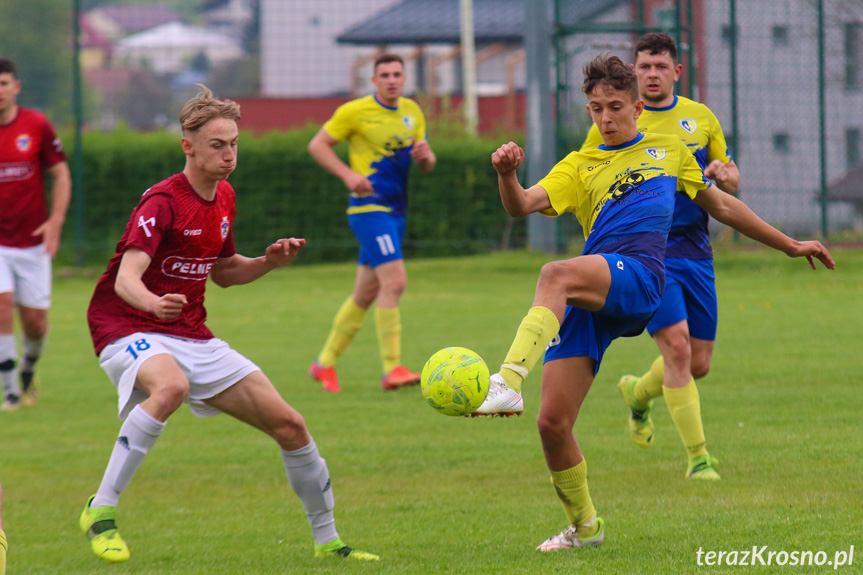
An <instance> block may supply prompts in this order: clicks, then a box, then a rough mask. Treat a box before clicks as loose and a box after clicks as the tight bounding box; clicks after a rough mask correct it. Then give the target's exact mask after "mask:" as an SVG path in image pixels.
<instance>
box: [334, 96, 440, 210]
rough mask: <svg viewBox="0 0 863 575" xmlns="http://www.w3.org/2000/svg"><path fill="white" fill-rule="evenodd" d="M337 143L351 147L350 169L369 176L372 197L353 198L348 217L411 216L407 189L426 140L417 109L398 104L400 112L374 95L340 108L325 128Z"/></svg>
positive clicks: (401, 100)
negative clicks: (418, 148)
mask: <svg viewBox="0 0 863 575" xmlns="http://www.w3.org/2000/svg"><path fill="white" fill-rule="evenodd" d="M324 130H325V131H326V132H327V134H329V135H330V136H331V137H332V138H333V139H335V140H338V141H340V142H341V141H345V140H346V141H347V142H348V156H349V161H350V166H351V169H352V170H353V171H355V172H357V173H358V174H360V175H362V176H365V177H366V178H368V180H369V181H370V182H371V184H372V188H373V189H374V192H372V193H369V194H357V193H351V197H350V202H349V205H348V214H359V213H365V212H390V213H392V214H393V215H395V216H405V215H406V214H407V204H408V200H407V183H408V171H409V169H410V164H411V155H410V154H411V149H412V148H413V143H414V142H415V141H421V140H425V139H426V122H425V117H424V116H423V113H422V110H421V109H420V107H419V105H418V104H417V103H416V102H414V101H413V100H410V99H408V98H399V100H398V105H397V106H396V107H394V108H393V107H389V106H386V105H384V104H383V103H381V101H380V100H378V98H377V96H376V95H369V96H365V97H363V98H358V99H356V100H352V101H350V102H347V103H346V104H343V105H341V106H339V108H338V109H337V110H336V112H335V113H334V114H333V117H332V118H330V119H329V120H328V121H327V122H326V123H325V124H324Z"/></svg>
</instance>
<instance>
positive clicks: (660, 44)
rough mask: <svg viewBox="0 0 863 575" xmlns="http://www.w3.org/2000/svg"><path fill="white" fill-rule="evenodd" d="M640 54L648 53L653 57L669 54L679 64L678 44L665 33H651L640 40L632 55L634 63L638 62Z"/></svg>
mask: <svg viewBox="0 0 863 575" xmlns="http://www.w3.org/2000/svg"><path fill="white" fill-rule="evenodd" d="M639 52H647V53H648V54H650V55H651V56H656V55H657V54H662V53H663V52H668V55H669V56H671V59H672V60H674V62H675V63H676V62H677V43H676V42H675V41H674V38H672V37H671V36H669V35H668V34H666V33H665V32H650V33H648V34H645V35H644V36H642V37H641V38H639V39H638V42H637V43H636V44H635V51H634V52H633V54H632V59H633V61H635V60H638V53H639Z"/></svg>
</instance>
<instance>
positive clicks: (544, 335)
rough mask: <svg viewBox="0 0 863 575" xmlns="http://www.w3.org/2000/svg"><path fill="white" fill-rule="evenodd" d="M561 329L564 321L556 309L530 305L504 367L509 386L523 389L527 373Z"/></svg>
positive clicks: (519, 389)
mask: <svg viewBox="0 0 863 575" xmlns="http://www.w3.org/2000/svg"><path fill="white" fill-rule="evenodd" d="M558 331H560V322H558V321H557V316H556V315H554V312H552V311H551V310H550V309H548V308H546V307H541V306H536V307H532V308H530V310H529V311H528V312H527V315H526V316H524V319H523V320H521V325H520V326H518V331H517V332H516V334H515V340H513V342H512V346H511V347H510V348H509V352H507V354H506V359H504V360H503V365H502V366H501V369H500V374H501V375H502V376H503V378H504V379H505V380H506V384H507V385H508V386H509V387H511V388H513V389H514V390H516V391H519V392H520V391H521V384H522V382H524V380H525V379H527V374H528V373H530V370H531V369H532V368H533V366H534V365H536V362H537V361H539V358H541V357H542V355H543V354H544V353H545V348H546V347H548V344H549V343H550V342H551V340H552V338H553V337H554V336H556V335H557V332H558Z"/></svg>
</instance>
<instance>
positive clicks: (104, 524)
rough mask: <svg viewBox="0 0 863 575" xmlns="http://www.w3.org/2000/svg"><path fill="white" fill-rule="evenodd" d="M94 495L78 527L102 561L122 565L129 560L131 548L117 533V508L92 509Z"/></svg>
mask: <svg viewBox="0 0 863 575" xmlns="http://www.w3.org/2000/svg"><path fill="white" fill-rule="evenodd" d="M95 497H96V496H95V495H93V496H92V497H90V499H88V500H87V505H85V506H84V511H82V512H81V518H80V519H79V520H78V525H79V526H80V527H81V531H83V532H84V535H86V536H87V538H88V539H89V540H90V547H91V548H92V549H93V553H95V554H96V556H97V557H99V558H100V559H104V560H105V561H110V562H111V563H122V562H123V561H128V560H129V548H128V547H126V542H125V541H123V538H122V537H120V533H118V532H117V523H116V521H115V519H116V517H117V508H116V507H90V503H92V501H93V499H94V498H95Z"/></svg>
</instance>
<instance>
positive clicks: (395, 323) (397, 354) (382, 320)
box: [375, 307, 402, 374]
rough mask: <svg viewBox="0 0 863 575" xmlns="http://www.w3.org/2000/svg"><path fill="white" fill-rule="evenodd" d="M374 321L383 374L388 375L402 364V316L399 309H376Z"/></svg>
mask: <svg viewBox="0 0 863 575" xmlns="http://www.w3.org/2000/svg"><path fill="white" fill-rule="evenodd" d="M375 321H376V322H377V327H378V345H379V346H380V348H381V361H382V362H383V364H384V373H385V374H386V373H389V372H391V371H392V370H393V368H394V367H396V366H397V365H399V364H401V362H402V316H401V314H400V313H399V308H397V307H391V308H377V309H376V310H375Z"/></svg>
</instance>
